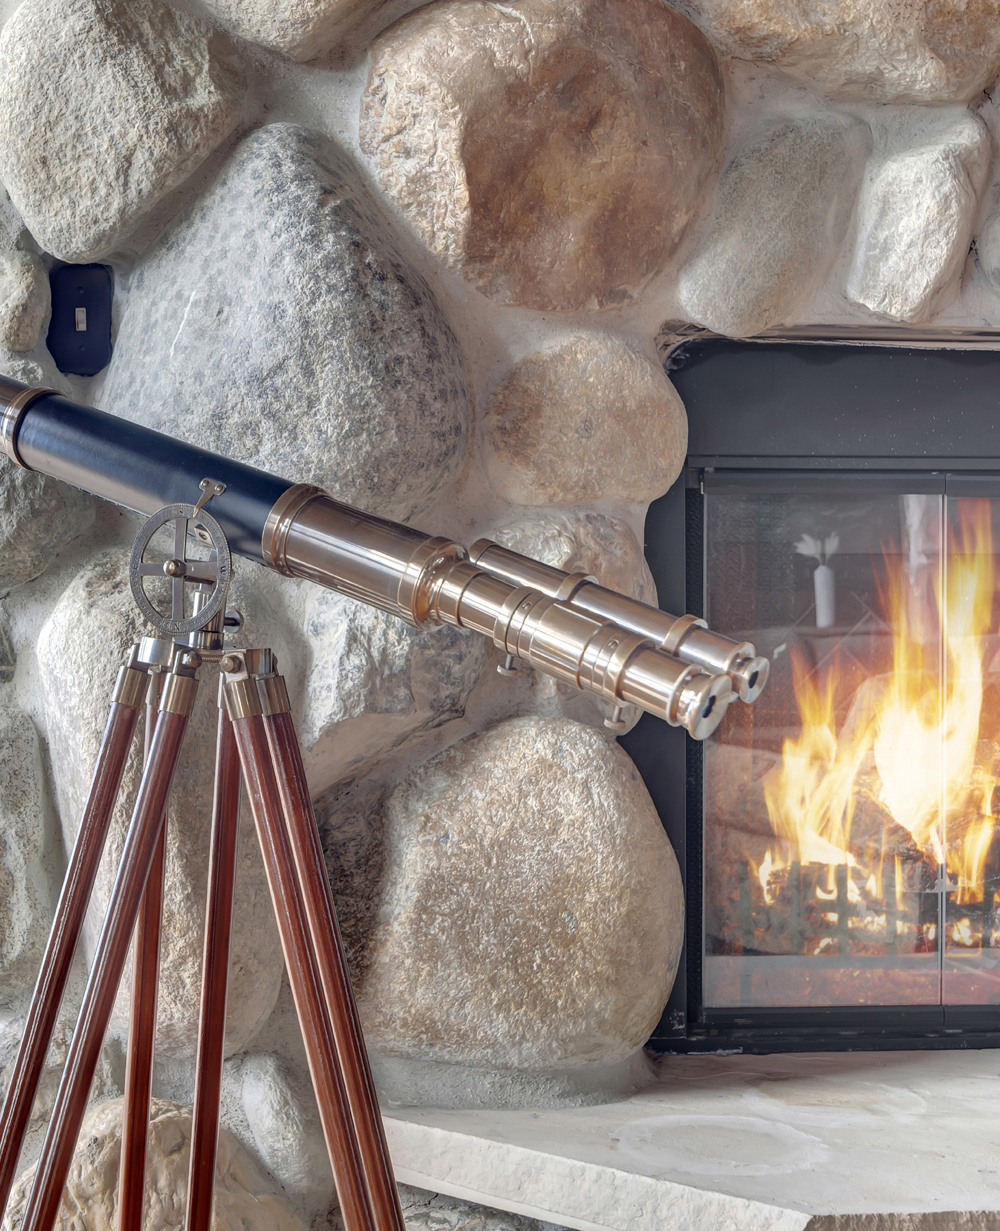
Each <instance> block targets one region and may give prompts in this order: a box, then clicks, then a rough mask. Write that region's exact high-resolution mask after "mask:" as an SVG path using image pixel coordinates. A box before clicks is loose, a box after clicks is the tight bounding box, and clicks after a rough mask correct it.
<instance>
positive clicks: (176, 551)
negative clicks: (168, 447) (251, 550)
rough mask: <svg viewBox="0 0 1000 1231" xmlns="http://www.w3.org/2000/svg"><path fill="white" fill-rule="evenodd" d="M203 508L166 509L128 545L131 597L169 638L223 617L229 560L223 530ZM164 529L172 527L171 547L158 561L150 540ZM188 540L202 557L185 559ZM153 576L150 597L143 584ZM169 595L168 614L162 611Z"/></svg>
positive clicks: (230, 572)
mask: <svg viewBox="0 0 1000 1231" xmlns="http://www.w3.org/2000/svg"><path fill="white" fill-rule="evenodd" d="M201 503H202V502H201V501H199V503H198V504H197V505H194V504H168V505H166V506H165V507H164V508H162V509H160V510H159V511H158V512H156V513H154V514H153V516H152V517H150V518H149V520H148V521H147V522H146V524H145V525H144V526H143V527H142V529H141V530H140V531H139V533H138V535H136V539H135V543H134V544H133V545H132V556H131V559H130V560H129V585H130V586H131V588H132V597H133V598H134V599H135V601H136V605H137V606H138V608H139V610H140V611H141V612H142V614H143V615H144V616H145V617H146V619H147V620H148V621H149V623H150V624H152V625H153V626H154V628H157V629H159V631H160V632H161V633H166V634H167V635H168V636H170V637H182V636H184V635H186V634H187V633H194V632H199V631H200V630H201V629H203V628H205V627H206V626H207V625H209V624H211V622H212V621H213V620H214V619H215V618H216V617H217V616H218V615H219V613H220V612H222V613H223V618H224V616H225V605H226V597H227V595H228V593H229V582H230V580H231V578H232V575H233V559H232V555H231V554H230V551H229V543H228V541H227V540H226V536H225V534H224V533H223V530H222V527H221V526H220V525H219V523H218V522H217V521H216V520H215V518H214V517H213V516H212V515H211V514H210V513H207V512H206V511H205V510H204V508H202V507H200V506H201ZM166 527H172V528H173V542H172V546H171V548H170V550H169V551H168V552H167V553H166V558H165V559H163V558H162V557H163V554H164V553H163V551H162V550H160V552H159V555H160V556H161V558H160V559H159V560H156V559H154V558H153V557H154V556H155V555H156V554H157V549H156V548H155V547H154V546H153V539H154V538H155V536H156V534H157V532H158V531H161V530H163V529H164V528H166ZM189 536H190V538H189ZM192 539H193V540H194V541H196V542H197V543H199V544H201V545H202V550H200V552H199V556H200V557H202V558H197V559H196V558H193V557H192V556H191V555H190V554H189V550H190V549H191V540H192ZM206 549H207V550H206ZM204 557H207V558H204ZM154 577H155V578H158V579H159V589H160V593H159V594H158V595H154V596H153V598H151V597H150V596H149V594H147V593H146V589H145V583H146V580H147V579H151V578H154ZM167 592H169V600H168V601H169V604H170V610H169V612H167V611H165V610H163V609H162V608H163V607H164V606H165V601H167V600H166V595H167ZM196 596H197V597H196Z"/></svg>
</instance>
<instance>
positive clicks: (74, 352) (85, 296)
mask: <svg viewBox="0 0 1000 1231" xmlns="http://www.w3.org/2000/svg"><path fill="white" fill-rule="evenodd" d="M49 285H50V286H51V287H52V319H51V321H50V323H49V334H48V337H47V338H46V339H45V342H46V345H47V346H48V348H49V352H50V354H51V355H52V358H53V359H54V360H55V361H56V367H57V368H58V369H59V371H60V372H71V373H73V375H75V376H96V375H97V373H98V372H100V371H101V369H102V368H105V367H107V365H108V363H109V362H110V361H111V306H112V303H113V302H114V293H115V292H114V282H113V281H112V277H111V270H110V268H109V267H108V266H107V265H60V266H59V267H58V268H56V269H53V271H52V272H51V274H49Z"/></svg>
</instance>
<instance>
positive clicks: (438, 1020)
mask: <svg viewBox="0 0 1000 1231" xmlns="http://www.w3.org/2000/svg"><path fill="white" fill-rule="evenodd" d="M386 821H387V828H386V869H385V874H384V877H383V889H382V898H381V902H380V905H379V913H378V921H377V924H376V927H375V931H374V935H373V937H372V945H371V963H370V966H369V968H368V972H367V974H366V975H365V977H364V979H363V981H362V982H361V986H360V989H359V1006H360V1010H361V1015H362V1020H363V1023H364V1028H365V1037H366V1039H367V1041H368V1046H369V1047H370V1048H371V1049H372V1050H373V1051H375V1052H376V1053H378V1054H381V1055H386V1056H398V1057H411V1058H421V1059H425V1060H436V1061H444V1062H447V1063H453V1064H462V1065H470V1066H475V1067H482V1068H490V1069H501V1068H504V1069H519V1070H527V1071H538V1070H552V1069H574V1068H578V1067H580V1066H584V1065H587V1064H590V1063H595V1062H604V1063H608V1062H612V1061H618V1060H622V1059H624V1058H625V1057H627V1056H629V1055H630V1054H631V1053H633V1052H634V1051H635V1050H636V1049H637V1048H639V1047H641V1046H642V1044H643V1043H644V1042H645V1041H646V1039H647V1038H648V1037H649V1034H650V1031H651V1030H652V1028H653V1027H654V1026H655V1024H656V1022H657V1021H658V1019H659V1016H660V1013H661V1011H662V1009H663V1005H664V1003H665V1002H666V999H667V995H668V993H669V991H670V987H671V984H672V983H673V978H674V974H675V972H676V969H677V961H678V957H679V954H680V946H681V939H682V931H683V916H684V906H683V901H682V891H681V881H680V873H679V872H678V869H677V861H676V859H675V858H674V853H673V850H672V849H671V846H670V843H669V841H668V840H667V837H666V834H665V833H664V831H663V827H662V825H661V824H660V820H659V817H658V816H657V814H656V810H655V808H654V807H653V804H652V801H651V800H650V798H649V795H648V794H647V792H646V789H645V787H644V786H643V783H642V780H641V779H640V777H639V774H638V771H637V770H636V769H635V767H634V765H633V764H632V762H631V760H630V759H629V758H628V756H627V755H626V754H625V753H624V752H623V751H622V750H621V749H620V748H619V747H618V746H617V745H616V744H614V743H613V742H612V741H610V740H608V739H606V738H605V737H604V736H602V735H600V734H598V733H597V732H595V731H592V730H590V729H589V728H587V727H583V726H581V725H579V724H578V723H574V722H570V721H567V720H566V719H545V718H539V717H528V718H514V719H510V720H508V721H507V722H504V723H501V724H500V725H499V726H496V727H493V728H492V729H491V730H488V731H484V732H482V733H481V734H479V735H474V736H471V737H470V738H468V739H466V740H463V741H462V742H461V743H459V744H456V745H455V746H453V747H452V748H449V749H448V750H447V751H445V752H443V753H441V754H440V755H438V756H436V757H433V758H432V759H431V760H430V761H428V762H427V763H426V764H424V765H422V766H420V767H419V768H418V769H416V770H415V771H413V772H412V773H411V774H410V775H409V776H408V777H407V778H406V779H404V780H403V782H401V783H400V785H399V786H398V787H397V788H396V789H395V790H394V791H393V793H392V794H391V795H390V797H389V800H388V803H387V808H386ZM609 903H613V904H614V909H609Z"/></svg>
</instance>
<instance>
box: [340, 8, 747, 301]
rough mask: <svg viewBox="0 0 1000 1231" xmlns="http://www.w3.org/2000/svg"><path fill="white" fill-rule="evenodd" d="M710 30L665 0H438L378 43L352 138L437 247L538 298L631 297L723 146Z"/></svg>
mask: <svg viewBox="0 0 1000 1231" xmlns="http://www.w3.org/2000/svg"><path fill="white" fill-rule="evenodd" d="M723 128H724V102H723V79H722V75H721V72H720V68H719V64H718V62H717V59H716V56H715V53H714V51H713V50H712V47H711V44H710V43H709V42H708V41H707V40H706V39H705V38H704V37H703V35H702V34H701V33H700V32H699V31H698V30H697V29H696V27H695V26H693V25H692V24H691V22H689V21H688V20H687V18H685V17H683V16H682V15H681V14H680V13H677V12H676V11H675V10H673V9H671V8H669V7H668V6H667V5H665V4H661V3H659V0H521V3H518V4H517V5H514V6H509V5H495V4H490V3H488V2H487V0H446V2H445V3H438V4H432V5H427V6H425V7H424V8H421V9H418V10H417V11H416V12H415V13H410V14H409V15H408V16H406V17H404V18H402V19H401V20H400V21H398V22H396V24H395V25H393V26H390V27H389V29H388V30H386V31H384V32H383V33H382V34H381V35H379V37H378V38H377V39H376V40H375V42H374V44H373V45H372V59H371V69H370V72H369V77H368V85H367V88H366V90H365V93H364V96H363V98H362V104H361V147H362V149H363V150H364V151H365V152H366V153H367V154H368V155H369V156H370V157H371V160H372V167H373V170H374V172H375V175H376V176H377V178H378V180H379V182H380V183H381V185H382V187H383V189H384V190H385V192H386V193H388V195H389V196H390V197H391V198H392V199H393V201H394V202H395V203H396V204H397V205H398V207H399V208H400V209H401V210H402V211H403V213H404V214H405V215H406V216H407V218H408V219H409V220H410V222H411V223H412V225H413V226H414V227H415V228H416V230H417V233H418V234H419V236H420V238H421V239H422V240H423V241H424V243H425V244H426V245H427V247H428V248H429V249H430V251H431V252H433V253H434V254H435V256H437V257H438V258H440V259H441V260H442V261H444V262H445V263H446V264H447V265H449V266H450V267H451V268H453V269H456V270H459V271H460V272H461V273H462V275H463V276H464V277H465V278H466V279H467V280H468V281H469V282H471V283H473V284H474V285H475V286H477V287H478V288H479V289H480V290H481V291H483V293H484V294H486V295H488V296H490V297H491V298H493V299H496V300H498V301H500V302H501V303H506V304H520V305H523V306H525V307H530V308H541V309H547V310H556V311H558V310H575V309H581V308H602V307H608V306H613V305H616V304H619V303H621V302H622V301H624V300H627V299H629V298H630V297H631V296H632V295H633V294H634V293H635V292H636V291H638V290H639V289H640V288H641V287H642V286H643V285H644V284H645V283H646V281H647V280H648V279H649V278H650V277H651V276H652V274H654V273H655V272H656V271H657V270H658V269H660V268H661V267H662V265H663V264H664V262H665V261H666V260H667V259H668V258H669V256H670V255H671V253H672V252H673V251H674V250H675V249H676V247H677V245H678V243H679V241H680V238H681V236H682V235H683V233H684V231H685V229H686V227H687V225H688V223H689V222H690V220H691V218H692V217H693V216H694V213H695V211H696V209H697V208H698V204H699V202H700V200H701V196H702V190H703V188H704V186H705V184H706V181H707V179H708V177H709V175H710V174H711V172H712V171H713V169H714V167H715V164H716V161H717V158H718V156H719V154H720V152H721V148H722V140H723Z"/></svg>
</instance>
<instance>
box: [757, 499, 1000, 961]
mask: <svg viewBox="0 0 1000 1231" xmlns="http://www.w3.org/2000/svg"><path fill="white" fill-rule="evenodd" d="M953 507H954V506H953ZM957 510H958V515H957V520H956V524H955V526H954V527H953V528H949V530H948V531H947V533H945V531H944V529H943V527H942V530H941V536H940V539H941V541H946V542H947V551H946V552H944V553H943V559H942V560H941V562H940V565H939V566H938V567H936V568H933V567H932V568H930V569H929V568H928V567H927V566H928V560H927V558H926V557H925V556H920V557H917V558H915V557H914V554H913V553H912V552H911V559H910V560H908V561H902V560H901V557H899V556H890V555H889V554H888V553H886V555H885V567H886V574H887V575H886V578H885V581H884V584H883V586H882V591H881V593H882V600H883V603H884V606H885V616H886V621H887V623H888V625H889V627H890V628H891V629H892V630H893V631H892V656H891V666H890V669H889V670H888V671H887V673H886V674H885V675H879V676H874V677H871V676H866V674H865V673H864V672H863V670H862V668H861V667H860V666H858V664H857V663H853V662H852V663H851V664H848V663H846V662H843V661H841V659H840V658H837V657H835V658H834V659H833V661H832V665H830V666H829V667H828V668H827V669H825V670H823V671H821V672H820V671H813V672H810V671H809V670H808V669H807V667H806V666H805V665H804V664H803V663H801V662H800V661H797V660H793V682H794V688H795V699H796V704H797V708H798V712H799V717H800V720H801V728H800V733H799V734H798V735H797V736H796V737H795V738H790V739H786V740H785V741H784V744H783V747H782V758H781V761H780V764H779V765H778V766H776V768H775V769H774V770H772V771H771V772H770V773H769V774H768V775H767V777H766V778H765V780H764V795H765V800H766V804H767V810H768V816H769V818H770V822H771V827H772V830H773V833H774V836H775V841H774V842H773V843H772V844H771V846H770V848H769V849H768V851H767V854H766V856H765V858H764V861H763V862H762V864H761V865H760V867H759V868H757V869H756V872H757V875H758V877H759V879H760V882H761V885H762V886H763V890H764V900H765V902H767V903H768V904H771V903H772V902H773V901H774V896H775V890H774V887H773V886H774V884H775V883H777V881H778V880H780V878H781V877H785V878H787V876H788V875H789V871H786V870H791V871H795V874H796V875H800V871H797V870H796V869H799V870H801V869H804V868H808V867H809V866H810V865H821V868H822V873H821V874H818V875H813V876H812V879H811V880H810V884H814V890H813V897H814V899H815V900H816V901H817V907H818V909H819V910H821V911H824V912H827V914H829V915H830V916H831V919H832V920H833V921H834V922H838V926H840V927H841V928H844V927H845V926H848V925H849V926H850V927H851V928H855V929H861V928H862V927H864V926H865V925H866V922H867V923H868V924H870V923H871V921H872V920H875V919H878V920H881V921H882V922H881V926H882V930H883V934H884V936H885V938H886V942H885V943H891V944H895V938H896V934H897V932H901V931H902V927H903V925H902V920H901V916H902V915H904V914H905V911H906V910H907V909H908V908H907V901H908V900H909V901H910V902H911V903H912V902H913V901H914V900H916V897H917V896H918V894H919V893H920V892H926V891H927V888H928V886H932V885H934V884H935V883H936V884H939V885H940V884H942V883H943V887H944V888H945V889H946V890H947V891H948V893H949V894H950V895H951V900H952V901H953V902H954V903H955V904H956V905H959V904H960V905H962V906H968V905H970V904H973V903H980V904H981V906H980V907H979V909H978V914H977V912H976V911H973V912H972V913H971V914H970V915H968V916H967V915H966V914H964V913H963V914H962V915H961V918H956V919H955V921H954V922H953V923H952V922H949V925H948V927H947V928H946V929H945V930H944V933H943V935H944V936H945V939H946V941H947V943H949V944H951V945H953V946H958V947H960V948H962V947H964V948H971V947H978V946H979V943H980V935H981V934H983V933H982V929H985V928H986V926H987V922H986V908H989V910H990V911H992V907H993V896H992V895H993V888H992V884H993V882H992V881H990V886H989V890H988V893H987V890H986V889H985V888H984V877H985V875H986V873H987V865H988V863H989V856H990V852H991V849H992V847H993V843H994V833H995V827H996V822H995V819H994V816H993V796H994V788H995V787H997V785H998V779H997V777H996V775H995V773H994V770H995V766H994V763H993V751H992V750H993V749H994V748H995V749H996V750H997V751H998V752H1000V713H993V712H991V711H989V710H986V711H984V702H983V689H984V676H985V666H984V660H985V659H986V656H987V655H988V654H989V653H990V650H989V645H988V638H989V637H990V636H991V635H992V634H995V633H996V631H997V630H996V628H995V627H994V623H993V605H994V593H995V591H996V588H997V580H998V579H997V577H996V574H995V568H994V555H993V533H992V525H991V518H990V502H989V501H987V500H968V501H960V502H958V503H957ZM892 560H895V561H897V562H899V563H897V564H896V565H895V566H893V567H892V568H890V561H892ZM931 572H933V573H934V579H933V584H931V583H930V580H929V574H930V573H931ZM994 644H995V643H994ZM887 665H889V664H887ZM845 697H847V698H850V699H851V700H850V705H849V707H848V710H847V713H846V716H845V715H844V714H843V710H844V699H845ZM838 714H839V715H840V717H839V718H838ZM984 748H985V749H986V750H987V752H988V754H989V755H987V752H984ZM862 810H863V811H862ZM873 817H875V818H880V819H879V820H878V823H879V825H880V826H881V827H882V830H883V832H882V834H881V835H880V840H878V841H874V840H873V839H871V837H870V834H871V832H873V826H874V824H875V822H874V821H873ZM893 826H895V829H893ZM890 830H891V831H892V833H893V835H894V840H893V842H892V843H887V842H886V840H885V836H886V834H887V833H888V832H889V831H890ZM904 831H905V833H904ZM866 835H867V836H866ZM906 835H909V837H907V836H906ZM911 840H912V841H911ZM904 846H905V847H906V848H907V850H908V852H909V853H908V854H907V856H906V859H907V860H908V862H906V861H903V860H901V857H900V853H899V851H900V849H902V847H904ZM841 865H846V878H847V884H846V888H847V895H846V896H847V900H848V902H850V903H851V904H853V907H852V910H851V918H850V920H849V921H848V925H845V924H844V922H843V921H842V920H840V918H839V912H838V908H837V905H836V903H835V901H834V899H837V898H838V894H839V893H840V895H841V896H842V891H838V890H837V880H836V878H835V875H834V873H835V870H836V869H837V867H838V866H841ZM915 869H917V870H915ZM815 871H816V872H817V873H819V870H818V869H817V870H815ZM918 874H919V875H920V876H922V877H924V880H923V881H922V882H920V884H916V883H908V880H907V878H908V877H909V878H910V881H913V878H914V876H916V875H918ZM843 876H844V873H843V872H840V873H839V877H840V878H841V880H840V883H841V885H842V884H843ZM942 877H943V878H944V881H943V882H942V880H941V878H942ZM984 893H985V894H986V896H987V898H988V900H987V901H985V902H984ZM883 899H884V900H883ZM840 909H841V910H843V909H844V903H843V902H842V903H841V907H840ZM977 920H978V922H977ZM872 926H873V925H872ZM989 926H990V927H992V923H990V924H989ZM939 930H940V929H939V928H938V926H937V924H936V923H935V922H934V921H933V920H931V919H928V918H926V917H921V918H920V919H918V918H917V917H916V915H914V916H913V918H912V922H911V926H910V931H911V934H912V936H913V937H914V938H915V939H914V943H915V944H917V945H918V948H919V945H920V944H929V945H933V944H934V942H935V937H936V936H937V934H938V932H939ZM986 943H989V942H988V941H987V942H986ZM830 947H831V946H830V945H826V946H820V947H818V948H817V949H816V950H814V951H816V952H819V951H821V949H824V948H825V949H829V948H830ZM834 948H836V942H834ZM838 951H840V952H843V948H842V947H841V949H840V950H838Z"/></svg>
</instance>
